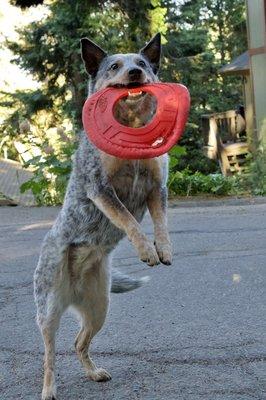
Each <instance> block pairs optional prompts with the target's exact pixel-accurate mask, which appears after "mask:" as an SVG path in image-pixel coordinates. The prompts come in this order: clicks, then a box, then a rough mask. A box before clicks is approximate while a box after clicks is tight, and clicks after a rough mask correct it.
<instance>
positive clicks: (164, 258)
mask: <svg viewBox="0 0 266 400" xmlns="http://www.w3.org/2000/svg"><path fill="white" fill-rule="evenodd" d="M155 247H156V251H157V254H158V256H159V259H160V261H161V263H163V264H165V265H171V264H172V261H173V256H172V245H171V243H157V242H155Z"/></svg>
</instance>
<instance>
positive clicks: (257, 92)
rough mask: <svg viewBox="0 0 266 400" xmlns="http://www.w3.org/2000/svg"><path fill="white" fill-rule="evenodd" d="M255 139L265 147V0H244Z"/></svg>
mask: <svg viewBox="0 0 266 400" xmlns="http://www.w3.org/2000/svg"><path fill="white" fill-rule="evenodd" d="M246 4H247V29H248V43H249V55H250V60H251V61H250V64H251V65H250V71H251V84H252V97H253V108H254V115H255V124H254V125H255V131H256V135H255V137H256V141H257V143H260V144H262V145H264V147H266V130H265V126H266V0H246Z"/></svg>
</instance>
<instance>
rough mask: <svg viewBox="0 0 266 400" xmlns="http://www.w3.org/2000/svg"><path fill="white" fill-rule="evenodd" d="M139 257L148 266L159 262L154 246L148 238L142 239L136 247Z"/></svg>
mask: <svg viewBox="0 0 266 400" xmlns="http://www.w3.org/2000/svg"><path fill="white" fill-rule="evenodd" d="M138 253H139V258H140V259H141V261H143V262H145V263H147V264H148V265H149V266H150V267H153V266H154V265H158V264H160V260H159V257H158V254H157V251H156V248H155V246H154V245H153V244H152V243H151V242H150V241H149V240H148V239H146V240H144V241H143V242H142V243H141V244H140V245H139V247H138Z"/></svg>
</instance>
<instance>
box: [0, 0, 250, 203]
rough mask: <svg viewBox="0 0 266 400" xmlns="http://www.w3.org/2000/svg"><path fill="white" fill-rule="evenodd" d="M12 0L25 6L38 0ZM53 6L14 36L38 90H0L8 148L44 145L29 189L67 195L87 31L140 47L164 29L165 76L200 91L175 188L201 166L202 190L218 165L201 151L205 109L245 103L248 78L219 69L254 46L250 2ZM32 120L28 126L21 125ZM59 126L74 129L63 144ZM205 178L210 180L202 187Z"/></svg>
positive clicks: (114, 47)
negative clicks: (248, 32)
mask: <svg viewBox="0 0 266 400" xmlns="http://www.w3.org/2000/svg"><path fill="white" fill-rule="evenodd" d="M13 2H15V3H16V4H18V5H21V6H23V7H26V6H28V5H30V3H32V2H33V3H35V1H34V0H29V1H25V2H23V1H18V0H17V1H16V0H13ZM46 4H47V13H46V16H44V18H43V19H42V20H40V21H35V22H34V23H32V24H30V25H29V26H26V27H24V28H23V29H20V31H19V40H18V41H16V42H11V41H8V42H7V45H8V47H9V49H11V50H12V51H13V53H14V55H15V58H14V62H15V63H17V64H18V65H19V66H20V67H21V68H23V69H25V70H27V71H28V72H29V73H31V74H32V75H33V76H34V78H35V79H36V80H37V81H38V82H39V83H40V88H39V89H38V90H34V91H28V92H18V91H17V92H15V93H2V95H1V98H0V107H1V110H2V109H4V110H6V111H5V112H6V120H5V122H4V124H3V125H2V126H1V127H0V144H1V141H3V140H5V143H6V145H7V146H8V148H9V156H11V157H13V158H18V154H17V152H16V150H15V148H14V142H15V141H17V140H19V141H21V142H22V143H23V144H25V145H27V146H36V145H37V146H38V148H39V150H40V152H41V155H40V156H38V158H34V159H33V160H32V161H31V165H34V168H35V173H34V178H33V179H32V180H31V181H29V183H27V184H24V186H23V190H27V189H28V188H31V189H32V190H33V192H34V194H35V195H36V198H37V200H38V202H39V203H45V204H57V203H58V202H60V201H61V200H62V196H63V193H64V188H65V183H66V179H67V177H68V175H69V171H70V161H69V160H70V154H72V151H73V147H72V144H69V139H70V143H72V142H73V141H74V138H75V137H76V135H77V132H78V131H79V129H80V128H81V110H82V106H83V103H84V100H85V98H86V90H87V88H86V84H87V76H86V73H85V71H84V68H83V65H82V62H81V58H80V49H79V39H80V38H81V37H84V36H88V37H90V38H91V39H92V40H94V41H95V42H97V43H99V45H101V46H102V47H103V48H104V49H106V50H107V51H110V52H114V51H115V52H133V51H138V49H140V48H141V47H142V46H143V44H144V43H145V41H146V40H148V39H149V38H150V37H151V35H153V34H154V33H156V32H157V31H160V32H161V33H162V35H163V43H164V44H165V45H164V49H163V54H164V56H163V59H162V69H161V73H160V78H161V79H162V80H164V81H170V82H182V83H184V84H185V85H186V86H187V87H188V88H189V90H190V93H191V99H192V108H191V113H190V121H189V124H187V128H186V131H185V133H184V135H183V137H182V139H181V141H180V146H181V147H180V146H178V147H176V148H175V149H174V150H172V152H171V172H170V189H171V190H172V191H173V192H175V190H176V189H172V188H175V187H176V185H177V181H179V182H180V183H179V184H180V185H181V181H182V182H184V184H185V182H187V181H188V180H193V178H191V174H192V173H196V175H195V179H194V181H195V182H194V181H193V184H191V185H192V186H191V187H193V188H194V187H195V189H191V190H189V191H191V192H193V191H195V192H197V190H201V189H196V186H197V184H196V182H199V181H200V180H201V181H203V179H204V178H202V177H203V175H202V173H204V174H210V173H214V172H216V171H217V164H216V163H214V162H212V161H210V160H208V159H206V158H205V157H204V156H203V154H202V147H203V141H202V134H201V131H200V116H201V115H202V114H204V113H206V112H213V111H223V110H227V109H231V108H235V107H236V105H238V104H239V103H241V102H242V99H241V93H242V88H241V81H240V79H238V78H222V77H221V76H220V75H219V74H218V70H219V68H220V67H221V66H222V65H223V64H225V63H227V62H229V61H230V60H231V58H232V57H234V56H236V55H239V54H240V53H241V52H242V51H244V50H246V46H247V44H246V30H245V13H244V9H245V1H244V0H223V1H220V0H185V1H184V2H183V3H182V5H180V6H178V5H177V3H176V1H175V0H136V1H135V2H130V1H127V0H116V1H115V0H108V1H107V2H103V1H96V0H90V1H89V0H76V1H72V0H53V1H49V2H47V3H46ZM25 119H26V120H27V121H29V124H30V130H29V131H28V132H21V129H20V126H21V123H23V121H24V120H25ZM58 128H60V129H62V128H64V131H65V134H66V135H67V136H68V139H67V140H66V143H65V144H64V141H63V145H62V146H61V145H59V144H58V143H57V141H58V140H57V139H58V136H56V134H55V135H54V134H53V132H55V131H56V129H58ZM60 143H61V139H60ZM46 146H48V147H49V146H52V148H53V149H54V153H53V155H51V154H47V153H46V152H45V150H44V149H45V147H46ZM73 146H74V145H73ZM67 148H69V154H68V155H69V157H68V158H66V153H65V152H67V151H68V150H66V149H67ZM0 151H1V145H0ZM182 170H184V172H182V173H180V172H179V171H182ZM188 170H189V172H188ZM180 174H181V175H182V176H183V178H182V179H181V178H180ZM178 176H179V178H180V179H181V180H180V179H179V178H178V179H177V177H178ZM211 176H212V177H211V178H210V177H208V178H206V179H207V180H209V183H210V182H212V183H213V184H214V187H216V188H217V185H218V186H219V185H220V184H218V183H217V181H215V179H216V180H217V179H218V178H213V176H216V175H211ZM174 177H175V178H174ZM171 178H173V181H171ZM171 182H172V183H171ZM179 184H178V185H179ZM198 185H199V186H200V184H198ZM202 185H203V183H202ZM207 186H208V185H207V182H205V186H204V185H203V186H202V188H204V187H207ZM222 187H224V186H223V185H222ZM202 190H203V189H202ZM204 190H205V189H204ZM210 190H211V189H210ZM215 190H216V189H215ZM220 190H221V191H223V190H224V191H226V189H225V188H224V189H217V191H218V192H219V191H220Z"/></svg>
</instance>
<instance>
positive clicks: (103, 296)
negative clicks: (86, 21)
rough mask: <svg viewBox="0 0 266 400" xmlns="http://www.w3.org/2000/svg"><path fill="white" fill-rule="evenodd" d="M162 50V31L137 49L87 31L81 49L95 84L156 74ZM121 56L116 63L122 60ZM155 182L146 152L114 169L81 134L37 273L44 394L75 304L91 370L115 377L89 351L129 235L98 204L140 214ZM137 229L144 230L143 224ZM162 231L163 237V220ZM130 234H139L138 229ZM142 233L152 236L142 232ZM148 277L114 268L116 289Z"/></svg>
mask: <svg viewBox="0 0 266 400" xmlns="http://www.w3.org/2000/svg"><path fill="white" fill-rule="evenodd" d="M159 56H160V48H159V37H158V35H157V36H156V37H155V39H153V41H151V42H150V43H149V44H148V45H147V46H146V47H145V48H144V49H143V50H142V51H141V52H140V53H139V54H127V55H123V54H117V55H112V56H107V55H106V53H104V52H103V50H101V49H100V48H99V47H98V46H97V45H95V44H94V43H92V42H91V41H89V40H88V39H83V43H82V57H83V60H84V63H85V66H86V69H87V71H88V73H89V74H90V75H91V76H92V83H91V86H90V88H91V90H92V91H95V90H99V89H102V88H104V87H107V86H116V85H128V84H131V83H132V82H133V83H134V82H135V80H136V76H135V75H134V74H133V75H134V76H133V78H132V74H131V75H130V74H129V71H130V70H132V68H133V69H134V68H135V69H138V70H140V72H139V71H138V74H139V75H138V83H139V84H141V83H147V82H154V81H157V77H156V75H155V73H156V71H157V69H158V66H159ZM115 64H117V65H118V67H117V68H116V65H115ZM114 65H115V67H114ZM111 66H113V67H112V68H111ZM167 166H168V160H167V155H164V156H162V157H160V169H161V175H160V180H159V181H160V188H159V192H158V193H159V197H161V203H160V204H161V208H162V210H163V213H165V202H166V196H167V193H166V192H167V191H166V181H167ZM157 186H158V181H156V179H155V178H154V174H153V172H152V171H151V170H150V169H149V168H147V167H146V165H145V163H142V162H141V161H140V160H136V161H128V162H127V161H125V162H123V164H121V167H120V168H118V169H117V170H113V173H112V174H111V176H109V175H108V172H107V170H106V168H104V165H103V159H102V153H100V151H99V150H98V149H97V148H95V146H94V145H93V144H92V143H90V141H89V140H88V138H87V136H86V135H85V133H84V132H82V133H81V134H80V143H79V147H78V149H77V151H76V154H75V157H74V162H73V170H72V174H71V177H70V180H69V184H68V188H67V192H66V196H65V200H64V204H63V207H62V209H61V211H60V213H59V215H58V217H57V219H56V221H55V223H54V225H53V227H52V228H51V230H50V231H49V232H48V233H47V235H46V237H45V239H44V242H43V245H42V249H41V254H40V258H39V262H38V266H37V268H36V271H35V275H34V290H35V301H36V305H37V321H38V324H39V327H40V329H41V332H42V335H43V338H44V343H45V363H44V367H45V368H44V370H45V375H44V386H43V392H42V399H43V400H48V399H55V398H56V386H55V377H54V356H55V340H54V338H55V332H56V330H57V328H58V326H59V321H60V317H61V315H62V313H63V312H64V310H65V309H66V308H67V307H69V306H73V307H74V308H75V309H76V311H77V312H78V314H79V316H80V319H81V331H80V333H79V335H78V337H77V339H76V349H77V353H78V357H79V358H80V360H81V362H82V363H83V365H84V367H85V370H86V373H87V375H88V377H90V379H93V380H96V381H100V380H108V379H110V374H109V373H108V372H107V371H105V370H103V369H101V368H96V366H95V364H94V363H93V362H92V360H91V359H90V357H89V355H88V347H89V343H90V340H91V338H92V337H93V336H94V335H95V334H96V333H97V332H98V330H99V329H100V328H101V326H102V324H103V322H104V319H105V315H106V312H107V309H108V302H109V300H108V299H109V292H110V273H109V261H108V260H109V259H110V255H111V252H112V250H113V249H114V248H115V247H116V245H117V243H118V242H119V241H120V240H121V239H122V238H123V237H124V236H125V231H124V230H122V229H120V228H118V227H117V226H119V223H118V222H117V221H116V222H115V221H112V218H109V217H107V216H106V215H108V212H107V213H104V212H102V211H101V210H100V209H99V207H98V206H97V204H100V205H101V202H99V203H97V199H101V200H102V201H103V203H104V202H106V203H107V207H109V208H110V210H111V211H112V210H113V211H114V213H117V214H118V215H119V214H121V215H123V213H124V214H125V210H126V212H128V211H129V212H130V214H128V216H129V215H131V216H134V217H135V220H136V221H138V222H140V221H141V220H142V218H143V215H144V213H145V211H146V208H147V201H148V196H149V195H150V194H151V193H152V191H153V190H155V188H156V187H157ZM103 207H105V206H103ZM151 209H152V205H151ZM103 211H104V210H103ZM155 211H156V206H155ZM115 215H116V214H115ZM124 219H125V220H126V218H124ZM133 225H134V224H133ZM157 225H159V224H157ZM135 227H136V224H135ZM155 231H156V227H155ZM158 232H159V233H158ZM137 233H138V235H139V237H140V238H142V236H141V232H140V231H137ZM155 233H156V232H155ZM157 236H158V237H157V239H158V238H159V239H160V229H158V227H157ZM164 237H166V234H165V230H164ZM132 238H133V239H134V238H135V236H134V234H133V233H132ZM143 240H144V241H145V240H146V239H145V236H144V235H143ZM139 242H141V240H139ZM136 243H137V242H136ZM145 243H146V242H145ZM145 243H144V247H145ZM146 244H147V246H148V247H147V251H148V253H149V252H153V253H152V254H153V256H154V252H155V259H154V260H153V264H156V263H158V262H159V258H160V260H162V262H164V261H163V260H164V259H163V257H164V256H163V255H162V254H163V251H164V247H163V246H161V247H160V246H159V245H160V243H159V244H158V246H157V248H156V249H157V253H158V255H157V254H156V250H155V248H154V246H153V244H152V245H150V244H149V243H148V241H147V243H146ZM168 244H169V243H168V238H166V240H164V245H166V247H167V245H168ZM141 245H142V243H140V246H141ZM167 248H169V246H168V247H167ZM144 250H145V248H144ZM166 254H167V253H166ZM158 257H159V258H158ZM144 258H145V257H144ZM156 259H158V262H157V261H156ZM168 259H169V260H170V256H168V258H166V259H165V260H166V261H165V262H164V263H166V264H169V263H170V261H168ZM153 264H150V265H153ZM144 281H145V279H143V278H142V279H134V278H130V277H127V276H125V275H123V274H121V273H120V272H119V271H117V272H116V271H115V269H114V270H113V273H112V289H113V291H114V292H116V293H117V292H125V291H128V290H132V289H135V288H137V287H139V286H141V285H142V283H144Z"/></svg>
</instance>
